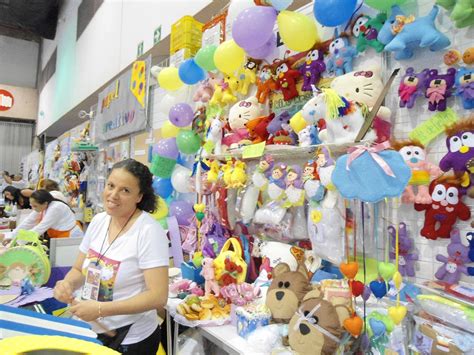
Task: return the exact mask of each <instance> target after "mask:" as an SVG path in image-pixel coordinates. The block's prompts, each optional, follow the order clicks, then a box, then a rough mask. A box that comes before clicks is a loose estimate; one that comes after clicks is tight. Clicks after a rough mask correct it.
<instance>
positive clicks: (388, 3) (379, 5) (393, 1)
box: [365, 0, 407, 12]
mask: <svg viewBox="0 0 474 355" xmlns="http://www.w3.org/2000/svg"><path fill="white" fill-rule="evenodd" d="M406 1H407V0H365V3H366V4H367V6H370V7H372V8H374V9H377V10H379V11H381V12H390V9H391V8H392V6H394V5H401V4H403V3H405V2H406Z"/></svg>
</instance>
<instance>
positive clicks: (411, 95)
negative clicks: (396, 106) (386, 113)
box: [398, 67, 430, 108]
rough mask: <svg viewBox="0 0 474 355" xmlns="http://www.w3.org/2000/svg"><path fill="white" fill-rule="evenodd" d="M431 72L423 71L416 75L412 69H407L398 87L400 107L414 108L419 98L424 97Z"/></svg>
mask: <svg viewBox="0 0 474 355" xmlns="http://www.w3.org/2000/svg"><path fill="white" fill-rule="evenodd" d="M429 72H430V70H429V69H423V70H422V71H421V72H420V73H415V69H413V68H412V67H409V68H407V70H406V72H405V75H404V76H403V78H402V80H401V81H400V86H399V87H398V96H400V107H406V108H413V106H414V105H415V101H416V99H417V97H419V96H422V95H423V91H424V90H425V87H426V80H427V79H428V74H429Z"/></svg>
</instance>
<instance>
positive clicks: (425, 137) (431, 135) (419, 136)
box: [408, 107, 458, 147]
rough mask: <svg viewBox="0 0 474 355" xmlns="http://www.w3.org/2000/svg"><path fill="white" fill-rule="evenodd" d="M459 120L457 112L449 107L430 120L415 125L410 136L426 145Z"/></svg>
mask: <svg viewBox="0 0 474 355" xmlns="http://www.w3.org/2000/svg"><path fill="white" fill-rule="evenodd" d="M457 120H458V117H457V115H456V113H455V112H454V111H453V110H452V109H450V108H449V107H448V108H447V109H446V111H442V112H438V113H437V114H435V115H434V116H433V117H431V118H430V119H429V120H427V121H425V122H423V123H421V124H420V125H418V126H417V127H415V129H414V130H413V131H411V132H410V134H409V135H408V137H409V138H410V139H411V140H418V141H420V143H421V144H423V145H424V146H425V147H426V146H427V145H428V143H429V142H431V141H432V140H433V139H435V138H436V137H438V136H439V135H440V134H441V133H443V132H444V130H445V128H446V127H447V126H449V125H451V124H453V123H455V122H456V121H457Z"/></svg>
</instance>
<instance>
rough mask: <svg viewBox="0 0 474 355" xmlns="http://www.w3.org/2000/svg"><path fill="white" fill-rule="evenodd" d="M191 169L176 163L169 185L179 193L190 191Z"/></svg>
mask: <svg viewBox="0 0 474 355" xmlns="http://www.w3.org/2000/svg"><path fill="white" fill-rule="evenodd" d="M190 177H191V170H189V169H188V168H185V167H184V166H181V165H176V167H175V168H174V170H173V173H172V174H171V185H172V186H173V188H174V189H175V190H176V191H178V192H181V193H187V192H191V183H190V181H189V179H190Z"/></svg>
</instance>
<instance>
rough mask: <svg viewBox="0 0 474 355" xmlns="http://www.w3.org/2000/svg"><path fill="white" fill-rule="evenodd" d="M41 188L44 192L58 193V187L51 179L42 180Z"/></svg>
mask: <svg viewBox="0 0 474 355" xmlns="http://www.w3.org/2000/svg"><path fill="white" fill-rule="evenodd" d="M41 187H42V189H43V190H46V191H59V185H58V183H57V182H56V181H54V180H51V179H44V180H43V181H42V182H41Z"/></svg>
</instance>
